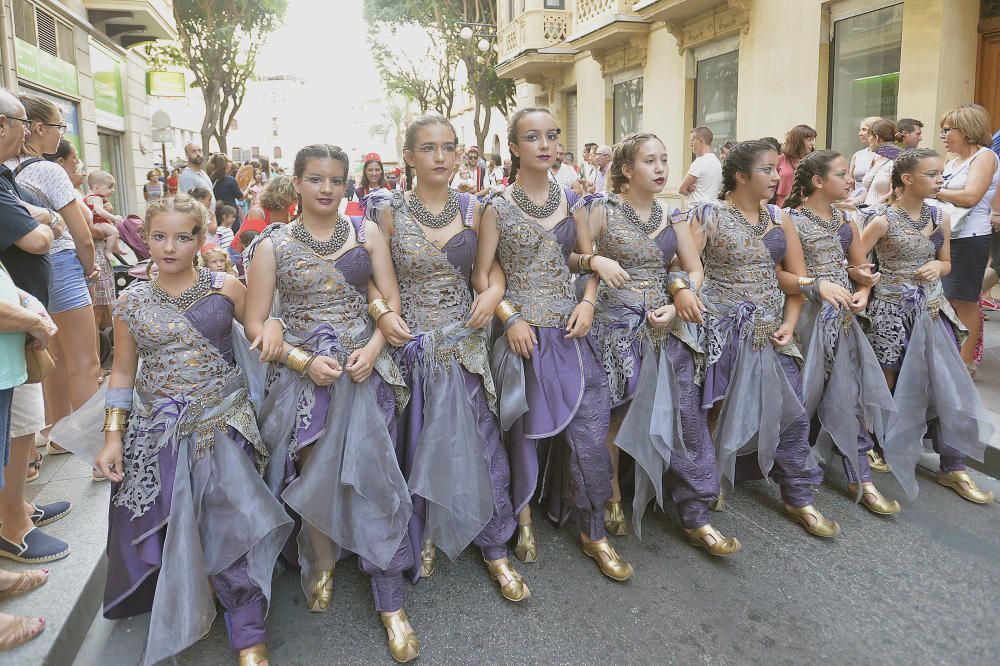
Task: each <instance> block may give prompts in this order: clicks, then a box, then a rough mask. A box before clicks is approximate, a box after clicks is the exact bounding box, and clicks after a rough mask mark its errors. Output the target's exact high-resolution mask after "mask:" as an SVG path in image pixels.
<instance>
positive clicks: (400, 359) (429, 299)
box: [367, 116, 531, 602]
mask: <svg viewBox="0 0 1000 666" xmlns="http://www.w3.org/2000/svg"><path fill="white" fill-rule="evenodd" d="M457 143H458V136H457V134H456V133H455V128H454V127H453V126H452V125H451V123H450V122H448V121H447V120H445V119H444V118H443V117H441V116H421V117H419V118H416V119H414V120H413V122H411V123H410V124H409V125H408V126H407V128H406V135H405V138H404V140H403V159H404V160H405V161H406V166H407V177H409V175H410V170H411V169H412V170H413V171H415V172H416V174H417V184H416V187H414V189H413V190H412V191H410V192H409V193H405V194H404V193H403V192H402V191H400V190H397V191H395V192H393V193H392V194H389V193H388V192H385V191H382V194H383V195H384V196H382V197H379V199H381V200H380V201H375V198H376V196H377V194H378V193H376V194H373V195H369V197H368V201H367V204H368V206H367V207H368V212H369V215H370V216H372V217H377V218H378V222H379V226H380V227H381V228H382V229H383V231H384V232H385V233H386V235H387V236H388V237H389V245H390V248H391V250H392V257H393V263H394V265H395V267H396V274H397V276H398V278H399V289H400V296H401V300H402V308H403V310H402V313H401V314H402V315H403V319H404V320H406V322H407V323H408V325H409V327H410V330H411V331H412V333H413V339H411V340H409V341H408V342H406V344H405V345H403V346H402V347H401V348H399V349H397V350H396V352H395V358H396V363H397V364H398V365H399V367H400V369H401V370H402V371H403V376H404V377H406V378H407V384H408V386H409V388H410V392H411V396H412V398H411V400H410V403H409V404H408V405H407V407H406V410H405V411H404V412H403V416H402V418H401V420H400V433H399V434H400V439H399V441H398V443H397V451H401V452H402V456H401V465H402V466H403V469H404V472H405V473H406V475H407V480H408V482H409V487H410V492H411V493H412V494H413V518H412V519H411V520H410V542H411V544H412V545H413V550H414V552H416V551H417V550H420V552H421V555H420V562H419V566H415V567H414V569H413V574H412V575H413V577H414V579H417V578H419V577H427V576H430V575H431V574H432V573H433V572H434V569H435V564H436V548H435V546H437V547H440V548H441V549H442V550H443V551H444V552H445V553H446V554H447V555H448V557H449V558H451V559H452V560H454V559H455V558H456V557H457V556H458V555H459V553H461V552H462V550H464V549H465V547H466V546H468V545H469V544H470V543H473V542H474V543H475V544H476V545H477V546H479V548H480V550H481V551H482V556H483V560H484V561H485V563H486V568H487V571H488V572H489V575H490V577H491V578H493V579H494V580H495V581H496V582H497V584H498V585H499V586H500V594H501V595H502V596H503V597H504V598H505V599H507V600H508V601H515V602H516V601H521V600H523V599H527V598H528V597H529V596H530V594H531V592H530V591H529V590H528V586H527V585H526V584H525V582H524V580H523V579H522V578H521V575H520V574H519V573H518V572H517V571H515V570H514V568H513V567H512V566H511V565H510V560H509V559H508V553H507V541H508V540H509V539H510V537H511V536H512V535H513V534H514V528H515V522H514V511H513V509H512V507H511V501H510V463H509V462H508V460H507V453H506V451H505V450H504V447H503V443H502V442H501V439H500V424H499V423H498V421H497V417H496V409H497V395H496V389H495V387H494V384H493V374H492V373H491V372H490V367H489V363H488V359H489V335H488V333H487V332H486V330H485V327H486V325H487V324H489V323H490V321H491V320H492V318H493V310H494V309H495V308H496V305H497V303H499V302H500V299H501V298H503V289H504V285H503V274H502V272H501V271H500V267H499V266H494V267H493V268H492V269H491V271H490V276H489V286H488V288H487V289H486V290H484V291H482V292H481V293H480V294H479V295H476V294H475V293H474V292H473V291H472V286H471V284H470V276H471V273H472V266H473V262H474V261H475V259H476V245H477V239H478V233H479V221H480V220H479V217H480V216H479V202H478V201H477V200H476V198H475V196H474V195H471V194H465V193H459V192H456V191H455V190H453V189H451V188H450V187H449V186H448V180H449V178H448V176H449V174H450V173H451V168H452V163H453V162H455V161H456V160H457V158H458V156H457V155H456V151H455V148H456V145H457ZM415 564H417V563H415Z"/></svg>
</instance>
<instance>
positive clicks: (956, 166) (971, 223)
mask: <svg viewBox="0 0 1000 666" xmlns="http://www.w3.org/2000/svg"><path fill="white" fill-rule="evenodd" d="M987 153H988V155H986V154H987ZM981 155H986V156H985V157H982V158H981V159H986V160H992V161H993V164H994V167H993V168H994V171H993V177H992V178H991V179H990V184H989V187H987V188H986V193H985V194H984V195H983V198H982V199H980V200H979V201H978V202H977V203H976V204H975V205H974V206H972V207H971V208H970V209H969V212H968V213H967V214H966V216H965V221H964V223H963V224H961V225H959V230H958V231H957V232H952V236H951V237H952V238H953V239H954V238H968V237H970V236H988V235H989V234H990V232H991V231H992V227H991V226H990V204H992V203H993V196H994V195H995V194H996V191H997V185H998V184H1000V166H998V165H997V156H996V154H995V153H994V152H993V151H992V150H990V149H989V148H982V147H981V148H980V149H979V150H977V151H976V152H975V153H974V154H973V155H972V157H970V158H968V159H965V160H960V159H959V158H957V157H956V158H954V159H952V160H950V161H949V162H948V163H947V164H945V165H944V173H943V174H942V175H943V176H944V179H945V180H944V189H946V190H964V189H965V185H966V183H967V182H968V179H969V168H970V167H971V166H972V162H973V160H975V159H977V158H980V156H981ZM18 184H19V185H20V183H18ZM953 222H954V221H953Z"/></svg>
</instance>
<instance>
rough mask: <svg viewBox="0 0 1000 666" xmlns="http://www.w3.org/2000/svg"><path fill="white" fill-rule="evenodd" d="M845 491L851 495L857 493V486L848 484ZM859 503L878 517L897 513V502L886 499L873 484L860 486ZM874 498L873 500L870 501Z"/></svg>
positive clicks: (868, 483)
mask: <svg viewBox="0 0 1000 666" xmlns="http://www.w3.org/2000/svg"><path fill="white" fill-rule="evenodd" d="M847 489H848V490H849V491H851V493H853V494H857V492H858V484H856V483H848V484H847ZM861 491H862V493H861V503H862V504H863V505H864V507H865V508H866V509H868V510H869V511H871V512H872V513H874V514H877V515H879V516H891V515H893V514H896V513H899V510H900V509H899V502H897V501H896V500H890V499H886V498H885V496H884V495H883V494H882V493H880V492H879V491H878V488H876V487H875V484H874V483H871V482H870V481H869V482H867V483H862V484H861ZM872 497H874V499H870V498H872Z"/></svg>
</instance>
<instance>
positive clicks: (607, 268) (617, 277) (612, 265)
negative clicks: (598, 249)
mask: <svg viewBox="0 0 1000 666" xmlns="http://www.w3.org/2000/svg"><path fill="white" fill-rule="evenodd" d="M590 268H591V269H593V271H594V272H595V273H597V274H598V275H599V276H600V278H601V280H602V281H603V282H606V283H607V284H610V285H611V286H612V287H620V286H622V285H623V284H625V283H626V282H627V281H628V280H629V279H630V276H629V274H628V273H627V272H626V271H625V269H624V268H622V267H621V266H620V265H619V263H618V262H617V261H615V260H614V259H608V258H607V257H602V256H600V255H594V256H593V257H591V259H590Z"/></svg>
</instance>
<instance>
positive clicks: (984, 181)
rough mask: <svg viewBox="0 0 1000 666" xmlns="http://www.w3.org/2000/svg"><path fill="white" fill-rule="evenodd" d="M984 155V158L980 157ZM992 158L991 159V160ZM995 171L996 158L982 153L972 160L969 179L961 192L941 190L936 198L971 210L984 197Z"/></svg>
mask: <svg viewBox="0 0 1000 666" xmlns="http://www.w3.org/2000/svg"><path fill="white" fill-rule="evenodd" d="M983 155H986V157H985V158H984V157H982V156H983ZM991 158H992V159H991ZM996 170H997V158H996V155H995V154H994V153H993V152H992V151H983V152H981V153H979V156H977V157H975V158H973V160H972V163H971V164H970V165H969V177H968V178H967V179H966V181H965V187H964V188H962V189H961V190H949V189H942V190H941V191H940V192H938V195H937V198H938V199H940V200H941V201H947V202H948V203H950V204H954V205H956V206H961V207H962V208H972V207H973V206H975V205H976V204H977V203H979V202H980V201H982V199H983V197H984V196H986V190H988V189H989V188H990V182H991V181H992V180H993V174H995V173H996Z"/></svg>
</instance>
